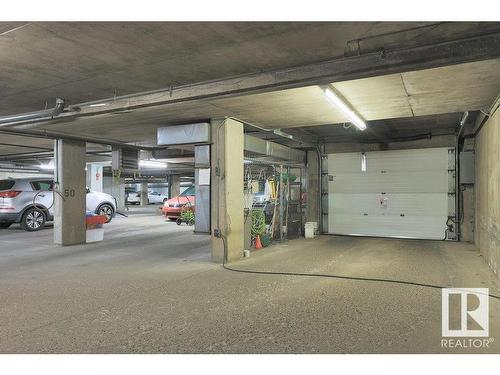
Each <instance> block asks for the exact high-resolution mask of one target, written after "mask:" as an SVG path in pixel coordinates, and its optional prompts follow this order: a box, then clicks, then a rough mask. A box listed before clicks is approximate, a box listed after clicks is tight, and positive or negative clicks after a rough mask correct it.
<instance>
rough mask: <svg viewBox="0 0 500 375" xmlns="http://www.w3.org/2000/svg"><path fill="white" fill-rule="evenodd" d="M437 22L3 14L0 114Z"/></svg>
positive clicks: (253, 66)
mask: <svg viewBox="0 0 500 375" xmlns="http://www.w3.org/2000/svg"><path fill="white" fill-rule="evenodd" d="M435 24H436V23H429V22H413V23H412V22H328V23H325V22H162V23H160V22H148V23H137V22H101V23H99V22H36V23H9V22H3V23H0V67H1V69H0V86H1V88H2V90H1V92H0V115H1V114H12V113H16V112H26V111H32V110H36V109H39V108H43V107H44V106H45V105H46V103H47V102H48V103H49V105H50V104H51V102H52V100H53V99H54V98H55V97H63V98H65V99H67V100H68V101H69V102H71V103H80V102H85V101H91V100H97V99H104V98H108V97H112V96H115V95H126V94H130V93H136V92H141V91H147V90H154V89H159V88H164V87H168V86H170V85H181V84H188V83H193V82H201V81H207V80H213V79H218V78H221V77H228V76H232V75H240V74H245V73H253V72H260V71H271V70H275V69H279V68H285V67H290V66H297V65H303V64H308V63H313V62H317V61H321V60H326V59H331V58H333V57H337V56H342V55H343V54H344V50H345V48H346V45H347V42H348V41H350V40H352V39H357V38H366V37H369V36H372V35H379V34H386V33H393V32H397V31H400V30H405V29H410V28H415V27H419V26H424V25H431V26H432V25H435ZM464 25H466V27H467V28H468V29H470V28H477V27H478V26H477V25H476V24H474V23H472V24H470V25H469V24H467V23H465V24H464ZM494 26H495V25H494ZM444 27H446V25H445V26H444ZM484 27H488V24H486V25H485V26H483V29H484ZM495 27H497V28H498V26H495Z"/></svg>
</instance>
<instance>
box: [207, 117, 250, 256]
mask: <svg viewBox="0 0 500 375" xmlns="http://www.w3.org/2000/svg"><path fill="white" fill-rule="evenodd" d="M211 126H212V142H213V145H212V157H211V181H212V189H211V201H212V204H211V226H212V231H211V232H212V234H211V236H212V259H213V261H215V262H222V260H223V257H224V247H223V241H222V240H221V239H220V238H216V237H215V236H214V230H215V229H219V230H220V231H221V232H222V234H223V235H224V236H225V237H226V243H227V261H228V262H231V261H234V260H237V259H240V258H241V257H242V255H243V247H244V220H243V209H244V207H243V148H244V137H243V124H242V123H240V122H238V121H236V120H233V119H223V120H212V122H211Z"/></svg>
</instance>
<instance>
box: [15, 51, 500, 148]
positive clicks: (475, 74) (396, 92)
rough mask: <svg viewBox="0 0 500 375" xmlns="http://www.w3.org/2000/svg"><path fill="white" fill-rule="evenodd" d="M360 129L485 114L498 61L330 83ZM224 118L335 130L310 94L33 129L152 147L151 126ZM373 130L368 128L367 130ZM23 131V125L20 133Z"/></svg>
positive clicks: (334, 113)
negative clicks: (360, 121)
mask: <svg viewBox="0 0 500 375" xmlns="http://www.w3.org/2000/svg"><path fill="white" fill-rule="evenodd" d="M333 85H334V86H335V87H336V88H337V89H338V90H339V91H340V92H341V93H342V94H343V95H344V96H345V98H346V99H347V100H348V101H349V102H350V103H351V105H352V106H353V107H354V108H355V109H356V110H357V111H358V112H359V113H360V114H361V115H362V116H363V117H364V118H365V119H366V120H368V121H374V120H382V119H395V118H408V117H420V116H428V115H439V114H446V113H456V112H464V111H473V110H480V109H486V108H487V107H488V106H489V105H490V104H491V103H492V101H493V100H494V98H495V97H496V95H498V93H499V92H500V59H496V60H485V61H479V62H474V63H466V64H460V65H453V66H446V67H440V68H434V69H426V70H420V71H416V72H407V73H402V74H391V75H386V76H378V77H372V78H366V79H360V80H353V81H345V82H340V83H333ZM224 116H232V117H236V118H239V119H241V120H243V121H246V122H248V123H251V124H255V125H258V126H260V127H263V128H267V129H276V128H292V127H304V126H317V125H325V124H341V123H344V122H346V121H347V118H345V116H344V115H343V114H342V113H341V112H340V111H339V110H338V109H337V108H335V107H333V106H332V105H331V104H330V103H329V102H328V101H327V100H326V98H325V97H324V95H323V93H322V91H321V89H320V88H319V87H318V86H310V87H304V88H297V89H289V90H282V91H275V92H270V93H264V94H254V95H245V96H240V97H233V98H226V99H216V100H205V101H200V102H196V103H194V102H193V103H190V102H187V103H177V104H169V105H163V106H156V107H149V108H142V109H136V110H133V111H130V112H129V111H127V112H125V113H120V112H118V113H113V114H105V115H98V116H92V117H80V118H74V119H73V120H71V121H68V120H64V122H59V121H52V122H51V123H50V124H45V125H44V126H42V127H41V128H44V129H48V130H54V131H61V132H66V133H71V134H82V135H88V136H101V137H105V138H111V139H119V140H123V141H127V142H148V143H151V142H153V143H154V141H155V139H156V129H157V128H158V127H159V126H165V125H171V124H178V123H182V122H188V121H198V120H206V119H210V118H216V117H224ZM373 126H376V124H373ZM23 127H24V128H30V127H31V125H26V126H20V128H23Z"/></svg>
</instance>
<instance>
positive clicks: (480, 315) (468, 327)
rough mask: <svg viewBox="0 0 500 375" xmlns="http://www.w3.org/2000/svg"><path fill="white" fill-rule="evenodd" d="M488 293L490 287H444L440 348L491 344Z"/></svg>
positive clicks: (480, 346) (481, 346)
mask: <svg viewBox="0 0 500 375" xmlns="http://www.w3.org/2000/svg"><path fill="white" fill-rule="evenodd" d="M488 295H489V289H488V288H460V289H454V288H443V289H442V294H441V298H442V299H441V304H442V305H441V306H442V310H441V314H442V317H441V335H442V336H443V339H442V340H441V347H443V348H474V349H480V348H488V347H489V344H490V343H491V342H493V338H492V337H491V338H490V337H489V296H488ZM445 337H446V338H445ZM465 337H467V338H468V339H465Z"/></svg>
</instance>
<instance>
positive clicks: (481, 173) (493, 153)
mask: <svg viewBox="0 0 500 375" xmlns="http://www.w3.org/2000/svg"><path fill="white" fill-rule="evenodd" d="M499 128H500V110H498V109H497V110H496V112H495V113H494V114H493V115H492V116H491V117H490V118H489V119H488V121H486V123H485V124H484V125H483V127H482V128H481V130H480V131H479V134H478V135H477V137H476V184H475V192H476V197H475V202H476V203H475V204H476V210H475V216H476V225H475V243H476V246H477V248H478V249H479V251H480V252H481V254H482V255H483V257H484V259H485V260H486V262H487V263H488V264H489V265H490V267H491V268H492V269H493V272H495V274H496V275H497V276H498V277H499V278H500V269H499V267H500V246H499V245H500V218H499V215H500V209H499V204H500V202H499V199H500V198H499V197H500V147H499V142H500V136H499V133H500V130H499Z"/></svg>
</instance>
